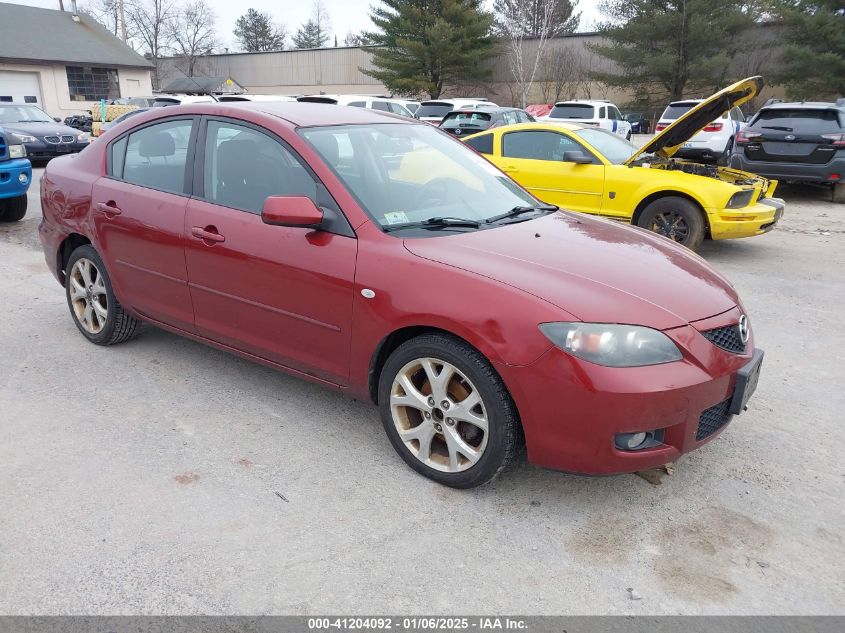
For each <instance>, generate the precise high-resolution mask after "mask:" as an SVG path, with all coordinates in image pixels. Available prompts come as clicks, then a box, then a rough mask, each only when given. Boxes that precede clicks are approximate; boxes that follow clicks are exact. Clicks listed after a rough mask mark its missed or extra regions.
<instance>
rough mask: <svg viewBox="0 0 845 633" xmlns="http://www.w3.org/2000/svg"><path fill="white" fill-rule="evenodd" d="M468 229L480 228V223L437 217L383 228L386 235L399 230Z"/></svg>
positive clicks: (467, 219) (466, 219)
mask: <svg viewBox="0 0 845 633" xmlns="http://www.w3.org/2000/svg"><path fill="white" fill-rule="evenodd" d="M453 226H455V227H468V228H471V229H477V228H479V227H480V226H481V222H479V221H477V220H470V219H469V218H451V217H437V218H428V219H427V220H421V221H419V222H403V223H402V224H389V225H387V226H385V227H383V228H384V231H385V232H386V233H390V232H391V231H399V230H401V229H409V228H419V229H443V228H451V227H453Z"/></svg>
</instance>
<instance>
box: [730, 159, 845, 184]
mask: <svg viewBox="0 0 845 633" xmlns="http://www.w3.org/2000/svg"><path fill="white" fill-rule="evenodd" d="M840 154H841V156H840ZM731 167H734V168H735V169H741V170H742V171H750V172H752V173H754V174H759V175H760V176H764V177H766V178H777V179H778V180H781V181H783V180H790V181H794V182H819V183H831V184H835V183H840V182H845V152H837V155H836V156H835V157H834V158H832V159H831V160H830V161H828V162H827V163H824V164H823V165H811V164H807V163H770V162H766V161H756V160H748V158H746V156H745V154H744V153H742V152H736V153H734V154H733V155H731ZM835 174H838V175H839V178H832V176H833V175H835Z"/></svg>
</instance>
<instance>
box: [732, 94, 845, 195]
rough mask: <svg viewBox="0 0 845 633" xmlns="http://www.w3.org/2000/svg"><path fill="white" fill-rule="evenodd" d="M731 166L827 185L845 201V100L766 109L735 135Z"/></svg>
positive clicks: (776, 104)
mask: <svg viewBox="0 0 845 633" xmlns="http://www.w3.org/2000/svg"><path fill="white" fill-rule="evenodd" d="M731 167H735V168H737V169H742V170H743V171H750V172H753V173H755V174H759V175H761V176H765V177H767V178H777V179H778V180H785V181H794V182H816V183H826V184H830V185H833V186H834V199H835V200H836V201H837V202H845V99H839V100H838V101H837V102H836V103H810V102H805V103H773V104H771V105H767V106H764V107H763V108H762V109H761V110H760V111H759V112H758V113H757V114H756V115H754V118H752V119H751V121H750V122H749V123H748V125H747V126H746V127H745V128H743V130H742V131H741V132H739V133H738V134H737V135H736V138H735V141H734V150H733V154H732V155H731Z"/></svg>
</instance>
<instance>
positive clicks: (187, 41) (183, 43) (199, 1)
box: [168, 0, 217, 77]
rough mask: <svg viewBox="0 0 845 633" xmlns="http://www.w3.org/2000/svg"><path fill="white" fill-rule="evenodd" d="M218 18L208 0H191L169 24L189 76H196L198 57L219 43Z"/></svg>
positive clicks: (178, 52) (175, 47) (170, 34)
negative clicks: (216, 23)
mask: <svg viewBox="0 0 845 633" xmlns="http://www.w3.org/2000/svg"><path fill="white" fill-rule="evenodd" d="M216 19H217V17H216V16H215V14H214V11H213V10H212V8H211V7H210V6H209V5H208V3H207V2H206V0H190V1H189V2H188V3H187V4H184V5H182V6H181V7H180V8H179V9H178V11H177V12H176V15H175V16H174V17H173V19H172V20H171V21H170V23H169V25H168V26H169V27H170V32H169V39H170V40H172V42H173V44H172V47H173V50H174V51H175V53H176V54H177V55H179V56H180V57H182V58H183V59H184V60H185V63H186V65H187V75H188V76H189V77H193V76H194V70H195V68H196V64H197V59H198V58H199V57H200V56H201V55H206V54H208V53H210V52H211V51H212V50H213V49H214V47H215V46H216V45H217V33H216V32H215V21H216Z"/></svg>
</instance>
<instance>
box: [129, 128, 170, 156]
mask: <svg viewBox="0 0 845 633" xmlns="http://www.w3.org/2000/svg"><path fill="white" fill-rule="evenodd" d="M138 153H139V154H140V155H141V156H143V157H144V158H151V157H153V156H173V155H174V154H175V153H176V142H175V141H174V140H173V137H172V136H170V134H168V133H167V132H155V133H154V134H144V135H143V136H142V137H141V143H140V144H139V146H138Z"/></svg>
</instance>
